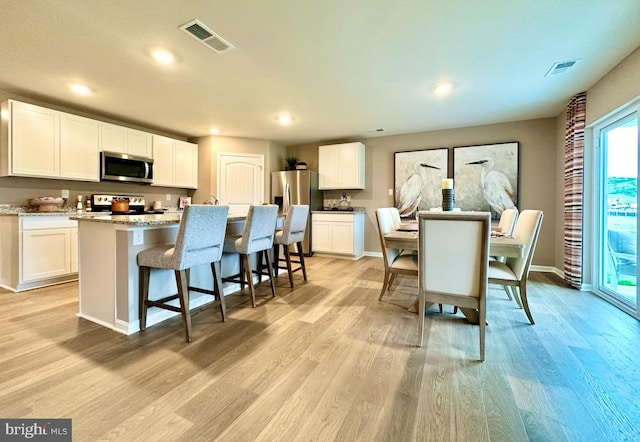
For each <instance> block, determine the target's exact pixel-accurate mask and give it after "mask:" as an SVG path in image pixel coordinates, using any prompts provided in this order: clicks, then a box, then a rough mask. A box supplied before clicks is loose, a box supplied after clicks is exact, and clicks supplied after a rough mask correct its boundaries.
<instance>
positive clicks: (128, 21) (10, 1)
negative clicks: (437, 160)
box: [0, 0, 640, 145]
mask: <svg viewBox="0 0 640 442" xmlns="http://www.w3.org/2000/svg"><path fill="white" fill-rule="evenodd" d="M194 18H197V19H199V20H200V21H202V22H203V23H205V24H206V25H208V26H209V27H211V28H212V29H213V30H214V31H215V32H217V33H218V34H219V35H220V36H222V37H223V38H225V39H226V40H228V41H229V42H230V43H231V44H233V45H234V46H235V49H233V50H230V51H227V52H226V53H223V54H217V53H215V52H213V51H212V50H210V49H208V48H206V47H205V46H203V45H201V44H200V43H198V42H197V41H196V40H194V39H193V38H191V37H189V36H188V35H186V34H185V33H183V32H182V31H181V30H179V29H178V27H179V26H180V25H182V24H184V23H186V22H188V21H190V20H192V19H194ZM639 45H640V1H639V0H610V1H595V0H589V1H585V0H478V1H469V0H437V1H436V0H393V1H392V0H318V1H314V0H271V1H261V0H182V1H177V0H173V1H169V0H134V1H131V0H65V1H62V0H57V1H51V0H46V1H45V0H28V1H26V0H0V89H2V90H4V91H7V92H9V93H11V94H17V95H22V96H26V97H29V98H33V99H37V100H40V101H45V102H49V103H52V104H58V105H61V106H66V107H70V108H74V109H79V110H83V111H86V112H89V113H92V114H95V115H98V116H104V117H109V118H114V119H120V120H122V121H126V122H130V123H135V124H139V125H141V126H145V127H148V128H150V129H162V130H164V131H166V132H170V133H174V134H176V135H180V136H185V137H188V138H192V137H200V136H206V135H209V130H210V129H211V128H212V127H214V126H215V127H219V128H220V129H221V131H222V132H221V135H225V136H233V137H248V138H257V139H266V140H273V141H276V142H279V143H282V144H284V145H294V144H300V143H305V142H314V141H318V142H320V141H330V140H339V139H358V138H364V137H372V136H377V135H391V134H401V133H412V132H421V131H429V130H435V129H445V128H452V127H464V126H473V125H480V124H489V123H495V122H504V121H517V120H523V119H531V118H542V117H550V116H556V115H558V114H559V113H560V112H562V109H563V108H564V106H565V104H566V102H567V100H568V99H569V98H570V97H571V96H572V95H574V94H575V93H577V92H580V91H583V90H586V89H588V88H589V87H591V86H592V85H593V84H594V83H595V82H596V81H597V80H598V79H599V78H601V77H602V76H603V75H604V74H606V73H607V72H608V71H609V70H611V68H613V67H614V66H615V65H616V64H617V63H619V62H620V61H621V60H622V59H623V58H624V57H626V56H627V55H629V54H630V53H631V52H632V51H633V50H634V49H635V48H636V47H638V46H639ZM156 46H162V47H165V48H167V49H170V50H171V51H173V52H174V53H175V54H176V55H177V57H178V59H179V60H178V63H177V64H175V65H174V66H171V67H163V66H159V65H158V64H157V63H155V62H154V61H152V60H151V58H150V57H149V56H148V50H149V49H150V48H152V47H156ZM572 59H579V61H578V63H577V64H576V65H575V66H574V67H573V68H572V69H571V70H569V71H568V72H566V73H565V74H562V75H556V76H551V77H545V74H546V72H547V71H548V70H549V68H550V67H551V66H552V64H553V63H555V62H559V61H564V60H572ZM442 80H447V81H450V82H452V83H453V85H454V89H453V91H452V93H451V94H450V95H449V96H446V97H436V96H434V95H433V94H432V88H433V86H434V85H435V84H436V83H437V82H439V81H442ZM70 82H83V83H85V84H87V85H89V86H90V87H92V88H93V89H94V91H95V93H94V94H93V95H91V96H90V97H78V96H75V95H73V94H72V93H71V92H70V91H69V90H68V88H67V84H68V83H70ZM282 112H288V113H290V114H291V115H293V117H294V122H293V124H291V125H289V126H287V127H283V126H280V125H278V124H277V122H276V116H277V115H278V114H279V113H282ZM377 128H384V130H385V131H384V132H382V133H377V132H375V131H373V130H374V129H377Z"/></svg>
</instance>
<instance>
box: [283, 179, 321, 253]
mask: <svg viewBox="0 0 640 442" xmlns="http://www.w3.org/2000/svg"><path fill="white" fill-rule="evenodd" d="M271 202H272V203H273V204H277V205H278V206H280V213H281V214H283V215H285V214H286V213H287V212H288V210H289V207H290V206H292V205H299V204H303V205H308V206H309V218H308V219H307V230H306V231H305V234H304V241H303V242H302V250H303V252H304V254H305V255H311V253H313V250H311V211H312V210H322V193H321V192H320V191H319V190H318V173H317V172H314V171H312V170H287V171H283V172H271Z"/></svg>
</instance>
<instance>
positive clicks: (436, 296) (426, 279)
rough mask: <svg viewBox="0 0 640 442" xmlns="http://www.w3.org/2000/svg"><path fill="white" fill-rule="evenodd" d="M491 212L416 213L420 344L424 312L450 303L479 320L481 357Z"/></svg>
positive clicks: (420, 342) (422, 336) (484, 323)
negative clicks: (439, 304) (440, 304)
mask: <svg viewBox="0 0 640 442" xmlns="http://www.w3.org/2000/svg"><path fill="white" fill-rule="evenodd" d="M490 232H491V214H490V213H489V212H420V214H419V215H418V283H419V290H418V342H419V346H420V347H422V346H423V341H424V322H425V311H426V310H427V309H428V308H429V307H431V305H433V304H434V303H443V304H452V305H455V306H457V307H459V308H460V310H462V312H463V313H464V314H465V316H466V317H467V318H469V319H470V320H472V321H473V322H477V323H478V326H479V332H480V360H481V361H484V355H485V326H486V316H487V285H488V282H487V268H488V262H489V237H490Z"/></svg>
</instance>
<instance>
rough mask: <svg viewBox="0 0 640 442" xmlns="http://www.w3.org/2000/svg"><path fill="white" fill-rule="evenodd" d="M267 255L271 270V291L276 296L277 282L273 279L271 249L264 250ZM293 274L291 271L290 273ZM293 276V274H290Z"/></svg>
mask: <svg viewBox="0 0 640 442" xmlns="http://www.w3.org/2000/svg"><path fill="white" fill-rule="evenodd" d="M263 252H264V254H265V256H266V257H267V269H268V270H269V282H270V283H271V293H272V294H273V296H274V297H275V296H276V284H275V282H274V281H273V264H272V263H271V256H270V255H269V250H268V249H267V250H263ZM289 275H291V273H289ZM289 277H290V278H291V276H289Z"/></svg>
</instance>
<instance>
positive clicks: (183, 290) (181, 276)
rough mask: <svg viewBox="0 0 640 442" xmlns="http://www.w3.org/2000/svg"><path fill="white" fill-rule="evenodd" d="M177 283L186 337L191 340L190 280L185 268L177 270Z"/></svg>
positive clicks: (188, 340)
mask: <svg viewBox="0 0 640 442" xmlns="http://www.w3.org/2000/svg"><path fill="white" fill-rule="evenodd" d="M175 275H176V285H177V286H178V298H179V299H180V314H181V315H182V322H183V324H184V331H185V337H186V338H187V342H191V313H189V282H188V280H187V274H186V272H185V271H183V270H176V271H175Z"/></svg>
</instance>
